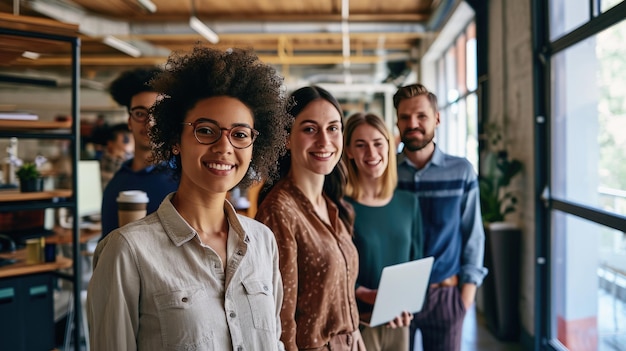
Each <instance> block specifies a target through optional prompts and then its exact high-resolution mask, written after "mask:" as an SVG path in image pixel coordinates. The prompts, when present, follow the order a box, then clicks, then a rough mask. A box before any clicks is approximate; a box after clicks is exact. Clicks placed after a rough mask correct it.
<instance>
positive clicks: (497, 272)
mask: <svg viewBox="0 0 626 351" xmlns="http://www.w3.org/2000/svg"><path fill="white" fill-rule="evenodd" d="M485 132H486V134H487V135H488V137H489V139H488V140H489V142H488V145H487V147H486V150H485V152H484V153H483V159H482V162H481V172H480V175H479V185H480V205H481V211H482V217H483V225H484V227H485V267H487V268H488V269H489V274H488V275H487V277H485V281H484V283H483V289H482V290H483V299H484V302H483V310H484V311H483V314H484V316H485V320H486V324H487V327H488V329H489V330H490V331H491V332H492V333H493V334H494V335H495V336H496V337H497V338H499V339H501V340H517V339H518V338H519V332H520V321H519V319H520V318H519V311H518V309H519V308H518V306H519V286H520V282H519V280H520V266H521V263H520V245H521V230H520V228H519V227H517V226H516V225H515V224H514V223H509V222H506V215H507V214H509V213H513V212H514V211H515V210H516V206H517V197H516V196H515V193H514V192H513V191H510V190H509V189H508V186H509V185H510V184H511V180H512V179H513V178H515V177H516V176H517V175H518V174H520V173H521V171H522V163H521V162H520V161H518V160H516V159H512V158H510V157H509V153H508V151H507V149H506V146H505V143H504V140H503V137H502V131H501V130H500V127H499V126H498V125H497V124H489V125H488V126H487V127H486V128H485Z"/></svg>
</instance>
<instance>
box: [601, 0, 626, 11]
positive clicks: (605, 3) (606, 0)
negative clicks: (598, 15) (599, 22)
mask: <svg viewBox="0 0 626 351" xmlns="http://www.w3.org/2000/svg"><path fill="white" fill-rule="evenodd" d="M623 1H624V0H601V1H600V11H601V12H606V11H608V10H610V9H612V8H613V7H614V6H615V5H617V4H619V3H620V2H623Z"/></svg>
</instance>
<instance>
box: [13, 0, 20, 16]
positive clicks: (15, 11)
mask: <svg viewBox="0 0 626 351" xmlns="http://www.w3.org/2000/svg"><path fill="white" fill-rule="evenodd" d="M13 14H14V15H16V16H19V15H20V0H13Z"/></svg>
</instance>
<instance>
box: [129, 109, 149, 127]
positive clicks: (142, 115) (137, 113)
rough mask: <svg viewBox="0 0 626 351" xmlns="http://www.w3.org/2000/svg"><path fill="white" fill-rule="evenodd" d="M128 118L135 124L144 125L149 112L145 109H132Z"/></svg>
mask: <svg viewBox="0 0 626 351" xmlns="http://www.w3.org/2000/svg"><path fill="white" fill-rule="evenodd" d="M130 117H132V119H133V120H134V121H135V122H138V123H144V122H145V121H146V120H148V117H150V111H148V109H147V108H145V107H139V106H138V107H133V108H131V109H130Z"/></svg>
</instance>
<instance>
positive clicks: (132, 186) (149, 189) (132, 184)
mask: <svg viewBox="0 0 626 351" xmlns="http://www.w3.org/2000/svg"><path fill="white" fill-rule="evenodd" d="M132 162H133V160H132V159H130V160H128V161H126V162H124V163H123V164H122V167H121V168H120V169H119V170H118V171H117V172H116V173H115V175H114V176H113V178H112V179H111V181H110V182H109V183H108V184H107V186H106V188H104V193H103V194H102V211H101V214H102V237H101V238H100V240H102V239H103V238H104V237H105V236H107V234H109V233H110V232H111V231H113V230H114V229H116V228H117V227H118V218H117V196H118V194H119V193H120V191H125V190H142V191H145V192H146V193H147V194H148V199H149V201H150V202H148V214H150V213H152V212H154V211H156V210H157V209H158V208H159V205H161V202H162V201H163V199H164V198H165V196H166V195H167V194H169V193H171V192H173V191H176V189H178V182H177V181H175V180H174V179H173V178H172V174H173V173H172V169H170V168H168V166H167V165H165V164H164V165H158V166H149V167H146V168H144V169H142V170H139V171H137V172H135V171H133V169H132V168H131V165H132Z"/></svg>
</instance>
